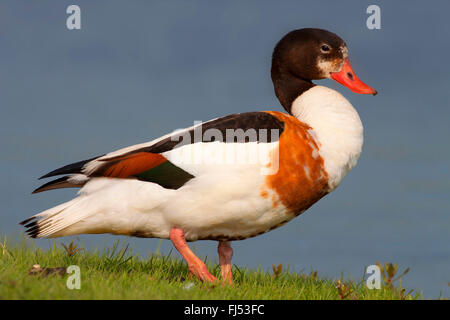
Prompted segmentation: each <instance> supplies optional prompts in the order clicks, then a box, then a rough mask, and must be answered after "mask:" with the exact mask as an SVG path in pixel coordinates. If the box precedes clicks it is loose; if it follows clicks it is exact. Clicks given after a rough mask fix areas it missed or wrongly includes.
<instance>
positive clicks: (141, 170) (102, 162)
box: [33, 112, 284, 193]
mask: <svg viewBox="0 0 450 320" xmlns="http://www.w3.org/2000/svg"><path fill="white" fill-rule="evenodd" d="M238 130H239V131H240V132H241V133H243V134H238V135H234V134H233V133H235V132H237V131H238ZM270 130H277V131H278V134H277V135H275V137H274V136H273V135H271V134H267V132H268V131H270ZM283 130H284V123H283V121H281V120H279V119H278V118H277V117H276V116H274V115H272V114H270V113H267V112H247V113H237V114H232V115H229V116H226V117H222V118H218V119H214V120H211V121H208V122H205V123H202V124H198V125H196V126H193V127H190V128H187V129H184V130H181V131H177V132H174V133H171V134H168V135H165V136H163V137H161V138H159V139H156V140H153V141H151V142H148V143H143V144H138V145H135V146H131V147H127V148H124V149H120V150H117V151H114V152H111V153H108V154H106V155H102V156H99V157H95V158H91V159H88V160H84V161H79V162H76V163H73V164H69V165H67V166H64V167H61V168H59V169H56V170H54V171H51V172H49V173H47V174H46V175H44V176H42V177H41V178H40V179H42V178H48V177H53V176H57V175H66V176H64V177H62V178H59V179H56V180H53V181H51V182H48V183H46V184H44V185H42V186H41V187H39V188H37V189H36V190H34V191H33V193H38V192H42V191H47V190H52V189H59V188H68V187H81V186H83V185H84V184H85V183H86V182H87V181H89V180H90V179H92V178H95V177H109V178H120V179H139V180H142V181H148V182H152V183H157V184H159V185H161V186H162V187H164V188H167V189H178V188H180V187H181V186H183V185H184V184H185V183H186V182H188V181H189V180H191V179H192V178H194V175H193V174H191V173H189V172H187V171H185V170H183V169H182V168H180V167H178V166H177V165H175V164H174V163H172V162H170V161H169V160H168V159H167V158H166V157H165V156H164V154H165V153H167V152H170V151H171V150H174V149H176V148H178V147H180V146H182V145H186V143H188V144H196V143H209V142H214V141H217V136H218V135H219V136H221V137H224V138H225V139H223V141H221V142H223V143H248V142H258V143H270V142H274V140H276V139H278V138H279V137H280V136H281V134H282V132H283ZM211 133H214V134H211ZM247 133H252V134H247ZM181 138H182V139H181ZM180 140H182V142H180Z"/></svg>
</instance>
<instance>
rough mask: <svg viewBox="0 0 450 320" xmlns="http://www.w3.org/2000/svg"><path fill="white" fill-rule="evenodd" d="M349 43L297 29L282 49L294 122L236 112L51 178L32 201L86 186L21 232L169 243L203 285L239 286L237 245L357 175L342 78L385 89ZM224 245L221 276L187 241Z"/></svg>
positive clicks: (280, 81) (353, 123) (274, 66)
mask: <svg viewBox="0 0 450 320" xmlns="http://www.w3.org/2000/svg"><path fill="white" fill-rule="evenodd" d="M348 52H349V51H348V48H347V45H346V43H345V42H344V41H343V40H342V39H341V38H340V37H339V36H338V35H336V34H335V33H333V32H330V31H327V30H324V29H317V28H303V29H297V30H293V31H291V32H289V33H287V34H286V35H284V36H283V37H282V38H281V40H279V41H278V42H277V44H276V46H275V48H274V50H273V54H272V63H271V79H272V82H273V87H274V93H275V95H276V97H277V98H278V100H279V102H280V104H281V106H282V107H283V108H284V110H285V112H282V111H270V110H269V111H254V112H243V113H235V114H231V115H227V116H223V117H220V118H216V119H213V120H210V121H206V122H203V123H195V124H194V125H193V126H191V127H188V128H186V129H182V130H177V131H173V132H171V133H169V134H167V135H164V136H162V137H160V138H157V139H154V140H152V141H150V142H146V143H141V144H136V145H133V146H129V147H125V148H122V149H119V150H117V151H113V152H110V153H107V154H103V155H101V156H98V157H94V158H90V159H88V160H84V161H79V162H76V163H72V164H69V165H66V166H63V167H61V168H59V169H56V170H54V171H51V172H49V173H48V174H46V175H44V176H42V177H41V178H40V179H43V178H49V177H54V176H60V175H61V176H62V177H60V178H57V179H56V180H53V181H50V182H48V183H45V184H44V185H42V186H41V187H39V188H37V189H36V190H34V191H33V193H39V192H43V191H47V190H53V189H59V188H70V187H75V188H80V190H79V191H78V194H77V196H76V197H75V198H74V199H72V200H70V201H68V202H65V203H63V204H60V205H57V206H55V207H53V208H51V209H48V210H45V211H43V212H41V213H38V214H36V215H34V216H32V217H30V218H28V219H26V220H24V221H22V222H20V224H22V225H23V226H24V227H25V228H26V233H27V234H28V235H29V236H30V237H32V238H55V237H62V236H71V235H79V234H102V233H110V234H115V235H128V236H134V237H142V238H161V239H170V240H171V242H172V243H173V245H174V247H175V248H176V249H177V250H178V252H179V253H180V254H181V256H182V257H183V258H184V260H185V261H186V263H187V267H188V270H189V272H190V274H192V275H194V276H195V277H196V278H198V279H199V280H200V281H202V282H212V283H215V282H219V281H221V282H222V284H223V285H226V284H232V283H233V275H232V265H231V260H232V256H233V249H232V247H231V243H232V241H238V240H244V239H247V238H251V237H255V236H258V235H261V234H264V233H266V232H269V231H271V230H274V229H277V228H279V227H280V226H282V225H284V224H286V223H287V222H289V221H291V220H292V219H294V218H295V217H297V216H299V215H300V214H302V213H303V212H305V211H306V210H307V209H308V208H310V207H311V206H312V205H313V204H314V203H316V202H317V201H318V200H320V199H321V198H323V197H324V196H325V195H327V194H328V193H330V192H332V191H333V190H334V189H336V187H337V186H338V185H339V184H340V183H341V181H342V179H343V178H344V176H345V175H346V174H347V173H348V172H349V171H350V170H351V169H352V168H353V167H354V166H355V165H356V163H357V161H358V158H359V156H360V154H361V150H362V145H363V125H362V123H361V119H360V117H359V115H358V113H357V111H356V110H355V108H354V107H353V106H352V104H351V103H350V102H349V101H348V100H347V99H346V98H345V97H344V96H343V95H342V94H341V93H339V92H337V91H335V90H333V89H331V88H328V87H326V86H321V85H318V84H315V83H313V82H312V81H313V80H321V79H327V78H328V79H332V80H334V81H336V82H338V83H340V84H341V85H343V86H345V87H347V88H348V89H350V90H351V91H353V92H355V93H359V94H372V95H376V94H377V91H376V90H375V89H373V88H372V87H370V86H368V85H367V84H365V83H364V82H362V81H361V80H360V79H359V78H358V77H357V76H356V74H355V72H354V71H353V68H352V66H351V64H350V61H349V54H348ZM197 240H214V241H217V242H218V247H217V251H218V256H219V264H220V278H221V280H220V279H219V277H217V278H216V277H215V276H213V275H212V274H211V273H210V272H209V271H208V268H207V267H206V265H205V263H204V262H203V261H202V260H201V259H199V258H198V257H197V256H196V255H195V254H194V253H193V251H192V250H191V249H190V248H189V246H188V242H192V241H197Z"/></svg>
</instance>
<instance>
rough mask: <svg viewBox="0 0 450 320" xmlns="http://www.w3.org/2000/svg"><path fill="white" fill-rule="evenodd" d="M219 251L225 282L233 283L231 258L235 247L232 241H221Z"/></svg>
mask: <svg viewBox="0 0 450 320" xmlns="http://www.w3.org/2000/svg"><path fill="white" fill-rule="evenodd" d="M217 251H218V252H219V262H220V269H221V272H220V273H221V275H222V280H223V283H228V284H232V283H233V274H232V273H231V258H232V257H233V249H232V248H231V242H230V241H219V246H218V248H217Z"/></svg>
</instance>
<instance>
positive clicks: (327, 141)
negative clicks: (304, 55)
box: [291, 86, 363, 191]
mask: <svg viewBox="0 0 450 320" xmlns="http://www.w3.org/2000/svg"><path fill="white" fill-rule="evenodd" d="M291 111H292V114H293V115H294V116H295V117H296V118H297V119H299V120H300V121H302V122H304V123H306V124H307V125H309V126H310V127H311V128H312V129H313V130H312V132H311V133H312V135H313V136H314V137H315V139H316V140H317V142H318V143H319V148H320V151H319V153H320V155H321V156H322V158H323V159H324V162H325V170H326V171H327V173H328V177H329V186H330V191H331V190H333V189H334V188H336V187H337V186H338V185H339V183H340V182H341V181H342V179H343V178H344V176H345V175H346V174H347V172H349V171H350V170H351V169H352V168H353V167H354V166H355V165H356V162H357V161H358V158H359V155H360V153H361V148H362V145H363V126H362V123H361V119H360V118H359V116H358V113H357V112H356V110H355V109H354V108H353V106H352V105H351V104H350V102H349V101H348V100H347V99H345V98H344V97H343V96H342V95H341V94H340V93H339V92H337V91H334V90H332V89H330V88H327V87H323V86H315V87H312V88H311V89H309V90H308V91H305V92H304V93H303V94H302V95H300V96H299V97H298V98H297V99H295V101H294V102H293V103H292V108H291Z"/></svg>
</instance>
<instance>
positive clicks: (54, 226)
mask: <svg viewBox="0 0 450 320" xmlns="http://www.w3.org/2000/svg"><path fill="white" fill-rule="evenodd" d="M89 198H90V197H89V196H87V195H80V196H79V197H77V198H75V199H73V200H71V201H68V202H65V203H63V204H60V205H59V206H56V207H53V208H51V209H48V210H45V211H43V212H41V213H38V214H36V215H34V216H32V217H31V218H28V219H26V220H24V221H22V222H20V224H21V225H23V226H24V227H25V228H27V230H26V231H25V232H26V233H27V234H28V235H29V236H30V237H32V238H42V237H50V238H51V237H54V236H61V235H64V234H58V233H60V231H63V230H64V229H65V228H67V227H70V226H72V225H73V224H75V223H77V222H79V221H80V220H82V219H83V218H85V217H86V216H88V215H91V214H92V210H88V200H89ZM57 234H58V235H57Z"/></svg>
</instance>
